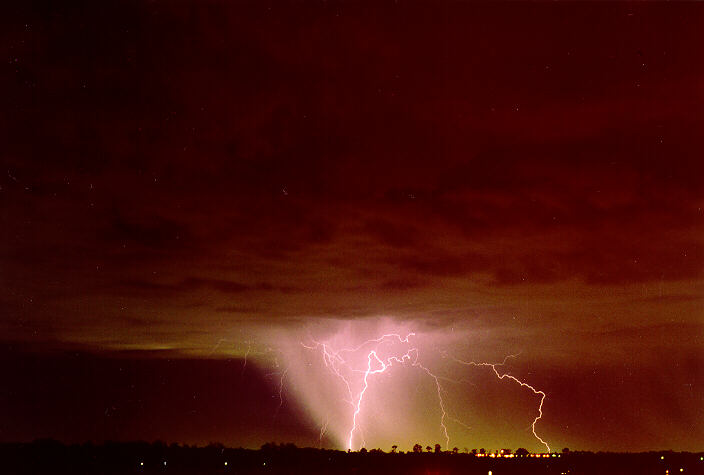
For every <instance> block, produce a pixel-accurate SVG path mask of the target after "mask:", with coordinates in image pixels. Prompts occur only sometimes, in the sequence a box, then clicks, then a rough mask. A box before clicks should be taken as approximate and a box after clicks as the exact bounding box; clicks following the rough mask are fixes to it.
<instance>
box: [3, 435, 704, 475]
mask: <svg viewBox="0 0 704 475" xmlns="http://www.w3.org/2000/svg"><path fill="white" fill-rule="evenodd" d="M0 461H1V462H0V463H1V464H2V466H1V467H0V473H5V474H37V475H39V474H76V475H80V474H140V473H144V474H156V473H159V474H194V475H195V474H198V475H210V474H304V473H306V474H309V473H331V474H383V475H391V474H419V475H420V474H484V475H502V474H507V475H508V474H560V475H562V474H564V475H567V474H570V475H574V474H660V475H663V474H669V475H675V474H680V473H682V474H704V453H697V454H693V453H675V452H657V453H656V452H648V453H640V454H616V453H587V452H572V453H568V454H551V455H549V456H546V457H535V456H534V457H531V456H526V457H513V458H492V457H478V456H474V455H472V454H471V453H470V454H463V453H456V454H453V453H384V452H381V451H373V452H370V453H359V452H352V453H346V452H340V451H333V450H318V449H310V448H297V447H295V446H293V445H291V444H288V445H285V446H276V445H275V444H267V445H266V446H264V447H263V448H262V449H260V450H248V449H229V448H225V447H222V446H220V445H210V446H208V447H200V448H197V447H182V446H178V445H170V446H167V445H165V444H161V443H154V444H148V443H139V442H135V443H106V444H105V445H92V444H83V445H70V446H66V445H63V444H60V443H58V442H55V441H37V442H33V443H29V444H2V445H0Z"/></svg>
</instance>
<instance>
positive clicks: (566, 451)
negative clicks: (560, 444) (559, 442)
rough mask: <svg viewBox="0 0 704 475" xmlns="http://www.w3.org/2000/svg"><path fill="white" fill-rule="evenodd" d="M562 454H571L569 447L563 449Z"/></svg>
mask: <svg viewBox="0 0 704 475" xmlns="http://www.w3.org/2000/svg"><path fill="white" fill-rule="evenodd" d="M562 453H563V454H568V453H570V449H568V448H567V447H565V448H564V449H562Z"/></svg>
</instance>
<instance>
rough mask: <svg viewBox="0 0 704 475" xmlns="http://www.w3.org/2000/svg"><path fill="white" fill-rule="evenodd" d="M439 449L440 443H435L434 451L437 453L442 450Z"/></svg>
mask: <svg viewBox="0 0 704 475" xmlns="http://www.w3.org/2000/svg"><path fill="white" fill-rule="evenodd" d="M441 449H442V447H440V444H435V453H436V454H439V453H440V452H442V450H441Z"/></svg>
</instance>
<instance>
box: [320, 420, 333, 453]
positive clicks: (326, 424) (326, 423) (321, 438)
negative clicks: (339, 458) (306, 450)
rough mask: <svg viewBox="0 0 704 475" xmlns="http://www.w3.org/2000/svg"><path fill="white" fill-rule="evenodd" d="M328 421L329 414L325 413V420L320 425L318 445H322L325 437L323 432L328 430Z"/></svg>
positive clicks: (325, 432)
mask: <svg viewBox="0 0 704 475" xmlns="http://www.w3.org/2000/svg"><path fill="white" fill-rule="evenodd" d="M329 423H330V416H329V415H326V416H325V420H324V421H323V423H322V424H321V425H320V436H319V437H318V447H319V448H320V447H322V446H323V437H325V434H327V432H328V424H329Z"/></svg>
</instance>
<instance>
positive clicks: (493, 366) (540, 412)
mask: <svg viewBox="0 0 704 475" xmlns="http://www.w3.org/2000/svg"><path fill="white" fill-rule="evenodd" d="M516 356H517V355H508V356H507V357H506V358H504V360H503V361H502V362H501V363H476V362H474V361H462V360H460V359H457V358H452V359H453V360H454V361H456V362H457V363H459V364H463V365H465V366H488V367H490V368H491V369H492V370H493V371H494V374H495V375H496V377H497V378H499V379H506V378H508V379H510V380H512V381H514V382H516V383H518V384H520V385H521V386H522V387H524V388H528V389H530V390H531V391H533V393H534V394H539V395H540V404H539V405H538V415H537V416H536V417H535V419H533V423H532V424H531V430H532V431H533V435H534V436H535V438H536V439H538V440H539V441H540V443H542V444H543V445H544V446H545V447H546V448H547V449H548V452H550V446H549V445H548V443H547V442H545V441H544V440H543V439H542V438H541V437H540V436H539V435H538V434H537V432H535V424H537V423H538V421H539V420H540V419H542V417H543V403H544V402H545V398H546V396H547V395H546V394H545V392H543V391H539V390H537V389H535V388H534V387H533V386H531V385H530V384H528V383H525V382H523V381H521V380H520V379H518V378H516V377H515V376H512V375H510V374H508V373H503V372H502V374H499V371H498V370H497V369H496V367H497V366H504V365H505V364H506V361H507V360H508V359H509V358H515V357H516Z"/></svg>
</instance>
